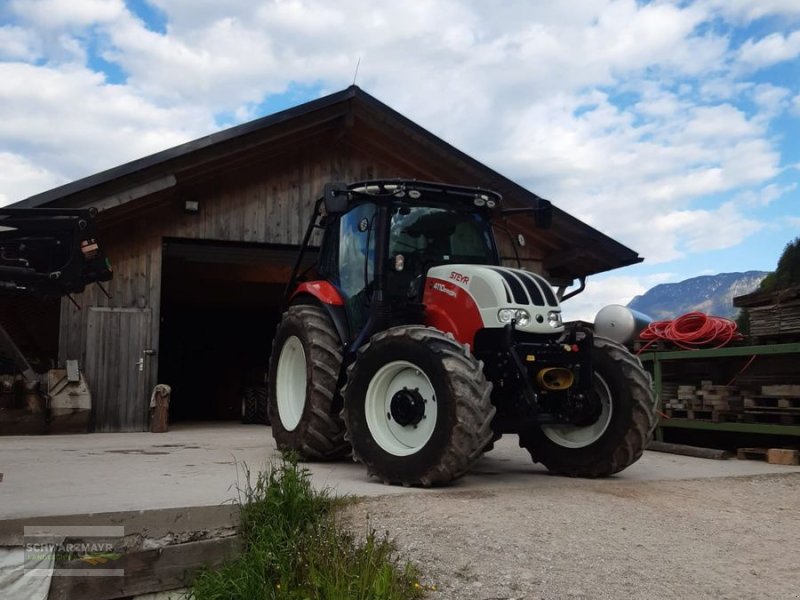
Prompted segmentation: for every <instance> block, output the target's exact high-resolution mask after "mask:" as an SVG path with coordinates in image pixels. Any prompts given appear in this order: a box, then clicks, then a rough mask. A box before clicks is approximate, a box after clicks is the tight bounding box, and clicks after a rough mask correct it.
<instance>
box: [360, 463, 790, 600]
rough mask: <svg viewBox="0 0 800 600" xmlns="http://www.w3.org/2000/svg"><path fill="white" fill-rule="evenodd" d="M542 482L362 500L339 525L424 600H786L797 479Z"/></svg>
mask: <svg viewBox="0 0 800 600" xmlns="http://www.w3.org/2000/svg"><path fill="white" fill-rule="evenodd" d="M561 482H563V484H562V483H561ZM542 483H543V484H545V485H542V486H536V487H535V488H531V486H527V487H525V488H522V487H520V488H504V489H502V490H498V491H475V490H469V491H458V490H453V489H451V490H444V491H420V492H415V493H412V494H407V495H401V496H384V497H378V498H371V499H365V500H363V501H361V502H359V503H357V504H354V505H351V506H350V507H349V508H348V509H347V515H346V517H347V519H348V520H350V522H351V523H352V524H353V527H355V528H356V529H358V528H362V529H363V528H364V523H365V520H367V519H368V522H369V526H370V527H371V528H373V529H375V530H376V531H378V532H383V531H387V532H389V535H390V536H392V537H394V538H395V539H396V541H397V544H398V548H399V549H400V551H401V553H402V554H403V555H404V556H405V557H407V558H409V559H410V560H412V561H413V562H415V563H416V564H417V565H418V566H419V567H420V569H421V571H422V572H423V574H424V577H423V580H422V582H423V583H424V584H425V585H426V586H428V587H429V588H432V587H434V586H435V589H432V590H431V591H430V592H429V594H428V597H429V598H431V599H433V600H449V599H455V598H458V599H461V598H465V599H466V598H469V599H476V600H490V599H492V600H499V599H511V598H526V599H527V598H531V599H533V598H536V599H551V598H592V599H594V598H598V599H599V598H613V599H619V598H642V599H645V598H647V599H654V598H681V599H683V598H692V599H693V600H699V599H705V598H708V599H712V598H713V599H715V600H718V599H734V598H736V599H739V598H741V599H747V600H752V599H755V598H769V599H771V600H772V599H774V600H783V599H790V598H791V599H797V598H800V568H799V567H800V564H799V562H800V474H797V473H793V474H786V475H762V476H753V477H736V478H716V479H700V480H684V481H642V482H619V481H613V480H603V481H585V480H582V481H579V480H567V479H560V478H542Z"/></svg>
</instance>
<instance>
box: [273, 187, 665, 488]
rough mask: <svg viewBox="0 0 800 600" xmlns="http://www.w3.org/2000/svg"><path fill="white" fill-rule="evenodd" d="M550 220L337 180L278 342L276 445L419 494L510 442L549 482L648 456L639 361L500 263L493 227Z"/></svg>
mask: <svg viewBox="0 0 800 600" xmlns="http://www.w3.org/2000/svg"><path fill="white" fill-rule="evenodd" d="M551 210H552V207H551V205H550V203H549V202H548V201H546V200H543V199H539V201H538V205H536V206H532V207H530V208H522V209H520V208H509V209H503V207H502V197H501V195H500V194H498V193H496V192H493V191H489V190H486V189H481V188H472V187H464V186H456V185H445V184H440V183H431V182H423V181H416V180H380V181H364V182H358V183H353V184H350V185H347V184H342V183H329V184H327V185H326V186H325V189H324V193H323V195H322V197H321V198H319V199H318V200H317V202H316V204H315V207H314V210H313V214H312V218H311V220H310V222H309V224H308V228H307V230H306V233H305V237H304V239H303V242H302V245H301V248H300V251H299V254H298V257H297V261H296V263H295V266H294V269H293V272H292V276H291V279H290V281H289V284H288V286H287V290H286V295H285V298H284V311H283V314H282V320H281V322H280V324H279V326H278V328H277V330H276V334H275V337H274V340H273V344H272V354H271V358H270V367H269V402H268V412H269V416H270V420H271V422H272V432H273V436H274V438H275V441H276V444H277V447H278V448H279V449H280V450H282V451H289V452H292V453H294V454H295V455H297V456H298V457H299V458H300V459H302V460H334V459H339V458H342V457H345V456H347V455H349V454H351V453H352V457H353V459H354V460H356V461H358V462H362V463H364V464H365V465H366V467H367V470H368V473H369V475H371V476H373V477H376V478H378V479H379V480H382V481H383V482H384V483H388V484H401V485H407V486H408V485H411V486H431V485H441V484H446V483H448V482H451V481H453V480H455V479H457V478H458V477H460V476H462V475H463V474H464V473H466V472H467V471H468V470H469V469H470V467H471V466H472V465H473V464H474V463H475V462H476V461H477V460H478V459H479V458H480V457H481V456H482V454H483V453H484V452H486V451H488V450H490V449H491V448H492V446H493V443H494V442H495V441H496V440H498V439H499V438H500V437H501V436H502V435H503V434H517V435H518V436H519V444H520V446H521V447H523V448H525V449H526V450H528V451H529V452H530V454H531V457H532V458H533V460H534V461H535V462H541V463H543V464H544V465H545V466H546V467H547V469H548V470H549V471H550V472H552V473H557V474H562V475H567V476H576V477H603V476H608V475H611V474H613V473H617V472H619V471H621V470H622V469H625V468H626V467H628V466H629V465H631V464H632V463H633V462H635V461H636V460H637V459H638V458H639V457H640V456H641V455H642V452H643V450H644V448H645V446H646V445H647V443H648V441H649V440H650V438H651V436H652V432H653V429H654V426H655V401H654V397H653V392H652V388H651V380H650V377H649V375H648V374H647V373H646V372H645V371H644V370H643V368H642V366H641V363H640V362H639V360H638V359H637V358H636V357H634V356H633V355H631V354H630V353H629V352H628V350H627V349H626V348H625V347H624V346H622V345H620V344H618V343H616V342H613V341H611V340H609V339H605V338H602V337H599V336H596V335H593V332H592V330H591V328H589V327H587V326H586V325H585V324H581V323H572V324H570V323H567V324H565V323H563V322H562V317H561V308H560V300H561V299H562V298H566V297H567V296H570V295H574V293H575V292H573V293H572V294H567V295H566V296H564V291H565V290H564V289H563V288H559V289H558V290H556V291H554V290H553V288H552V287H551V286H550V284H549V283H548V281H547V280H546V279H545V278H544V277H542V276H540V275H538V274H535V273H532V272H529V271H526V270H523V269H522V268H507V267H504V266H501V261H500V256H499V252H498V246H497V243H496V240H495V237H494V227H493V223H494V224H497V220H498V218H500V217H503V216H506V215H508V214H513V213H519V212H531V213H533V216H534V218H535V221H536V223H537V224H538V225H539V226H542V227H546V226H548V225H549V221H550V215H551ZM318 230H321V232H322V239H321V243H320V245H319V252H318V255H317V259H316V261H314V262H312V264H311V266H310V267H308V268H306V269H305V270H303V272H301V265H304V264H307V263H304V255H305V253H306V252H307V251H308V249H309V246H310V241H311V239H312V237H313V234H314V232H315V231H318ZM310 273H313V277H309V274H310ZM581 287H582V286H581ZM577 291H580V290H577Z"/></svg>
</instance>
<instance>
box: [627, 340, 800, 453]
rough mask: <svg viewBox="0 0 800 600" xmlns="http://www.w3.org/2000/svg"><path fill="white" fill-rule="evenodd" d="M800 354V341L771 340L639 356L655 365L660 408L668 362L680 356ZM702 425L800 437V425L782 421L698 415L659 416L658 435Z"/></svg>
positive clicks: (662, 435) (654, 372)
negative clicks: (716, 418) (715, 418)
mask: <svg viewBox="0 0 800 600" xmlns="http://www.w3.org/2000/svg"><path fill="white" fill-rule="evenodd" d="M784 354H798V355H800V343H791V344H769V345H762V346H729V347H726V348H717V349H714V350H669V351H652V352H644V353H642V354H640V355H639V358H640V359H641V360H642V362H643V363H644V364H645V366H647V365H648V364H649V365H651V366H652V374H653V384H654V387H655V393H656V398H658V404H659V408H662V397H661V391H662V384H663V381H662V377H663V368H664V363H665V362H669V361H680V360H701V359H719V358H734V357H742V356H763V355H784ZM797 376H798V378H799V379H800V356H798V370H797ZM672 427H675V428H682V429H701V430H708V431H730V432H737V433H760V434H769V435H788V436H798V437H800V425H779V424H772V423H713V422H711V421H697V420H694V419H674V418H673V419H666V418H664V417H663V416H662V417H660V418H659V424H658V429H657V430H656V438H657V439H659V440H663V437H664V432H663V428H672Z"/></svg>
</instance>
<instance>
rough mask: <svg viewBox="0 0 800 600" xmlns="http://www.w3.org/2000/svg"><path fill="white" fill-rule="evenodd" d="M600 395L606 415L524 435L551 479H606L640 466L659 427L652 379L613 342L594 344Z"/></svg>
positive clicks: (524, 441) (544, 427) (523, 440)
mask: <svg viewBox="0 0 800 600" xmlns="http://www.w3.org/2000/svg"><path fill="white" fill-rule="evenodd" d="M592 364H593V367H594V393H595V394H597V396H598V398H599V400H600V403H601V406H602V411H601V413H600V416H599V418H598V419H597V421H595V422H594V423H592V424H591V425H587V426H583V427H579V426H573V425H542V426H540V427H535V428H532V429H531V430H529V431H525V432H522V433H520V436H519V445H520V446H522V447H523V448H526V449H527V450H528V451H529V452H530V453H531V457H532V458H533V460H534V461H536V462H541V463H542V464H544V465H545V466H546V467H547V468H548V470H549V471H550V472H551V473H554V474H558V475H568V476H571V477H606V476H608V475H613V474H614V473H618V472H619V471H622V470H623V469H625V468H626V467H628V466H630V465H632V464H633V463H634V462H636V461H637V460H639V458H640V457H641V456H642V453H643V452H644V449H645V447H646V446H647V444H648V443H649V442H650V439H651V438H652V435H653V430H654V429H655V425H656V416H655V411H656V406H655V398H654V396H653V391H652V386H651V379H650V375H649V374H648V373H647V372H646V371H645V370H644V369H643V368H642V364H641V363H640V362H639V359H638V358H636V357H635V356H633V355H632V354H631V353H630V352H628V350H627V349H626V348H625V347H624V346H622V345H620V344H617V343H616V342H613V341H611V340H609V339H606V338H602V337H596V336H595V338H594V350H593V353H592Z"/></svg>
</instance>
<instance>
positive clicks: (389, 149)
mask: <svg viewBox="0 0 800 600" xmlns="http://www.w3.org/2000/svg"><path fill="white" fill-rule="evenodd" d="M332 124H335V126H336V127H337V128H338V131H339V132H340V133H339V135H340V136H342V137H347V136H350V137H354V136H355V137H358V136H360V138H359V140H360V141H356V142H355V143H354V145H355V146H360V147H362V148H363V149H366V150H367V151H370V152H374V153H382V154H384V155H386V156H389V157H391V158H392V159H394V160H403V157H408V156H412V155H413V156H421V155H422V156H424V157H425V160H426V161H427V162H430V163H431V164H432V167H431V168H432V172H431V174H432V176H433V177H435V178H437V179H440V180H441V179H442V176H441V173H452V175H450V177H451V181H449V183H458V184H463V185H474V186H480V187H484V188H489V189H494V190H496V191H498V192H500V193H501V194H502V195H503V197H504V200H505V205H506V206H517V207H524V206H528V205H536V203H537V201H538V200H539V197H538V196H537V195H536V194H534V193H533V192H531V191H529V190H527V189H525V188H523V187H522V186H520V185H519V184H517V183H514V182H513V181H511V180H510V179H508V178H507V177H504V176H503V175H501V174H499V173H498V172H496V171H494V170H493V169H490V168H489V167H487V166H486V165H484V164H482V163H480V162H479V161H477V160H475V159H474V158H472V157H471V156H469V155H467V154H465V153H464V152H462V151H460V150H458V149H457V148H455V147H453V146H452V145H450V144H448V143H447V142H445V141H444V140H442V139H441V138H439V137H437V136H435V135H433V134H432V133H430V132H429V131H427V130H426V129H424V128H422V127H420V126H419V125H417V124H416V123H414V122H412V121H411V120H410V119H408V118H406V117H404V116H403V115H401V114H400V113H398V112H397V111H395V110H393V109H392V108H390V107H389V106H387V105H386V104H384V103H382V102H380V101H379V100H377V99H376V98H375V97H373V96H371V95H370V94H368V93H366V92H364V91H363V90H361V89H360V88H359V87H357V86H350V87H348V88H347V89H345V90H342V91H340V92H336V93H334V94H330V95H328V96H325V97H322V98H319V99H317V100H312V101H310V102H307V103H305V104H301V105H299V106H295V107H293V108H289V109H287V110H283V111H281V112H278V113H275V114H272V115H268V116H265V117H262V118H259V119H256V120H254V121H250V122H247V123H244V124H242V125H237V126H235V127H231V128H229V129H225V130H222V131H219V132H216V133H213V134H211V135H208V136H205V137H202V138H199V139H196V140H193V141H191V142H187V143H185V144H181V145H179V146H175V147H173V148H169V149H167V150H163V151H161V152H157V153H155V154H151V155H149V156H145V157H144V158H140V159H137V160H134V161H131V162H128V163H125V164H123V165H120V166H117V167H114V168H112V169H108V170H106V171H101V172H99V173H96V174H94V175H90V176H89V177H85V178H83V179H78V180H76V181H73V182H71V183H67V184H65V185H62V186H59V187H56V188H53V189H51V190H48V191H46V192H42V193H41V194H37V195H35V196H31V197H29V198H26V199H25V200H22V201H20V202H17V203H16V204H14V205H12V206H14V207H19V208H23V207H27V208H33V207H47V206H54V207H55V206H98V208H99V209H100V210H107V209H110V208H115V209H117V208H118V207H122V206H123V205H129V204H130V205H131V206H127V207H126V208H128V209H133V208H137V207H138V205H139V204H143V202H142V200H143V199H145V198H147V197H148V196H152V195H154V194H157V193H158V192H160V191H163V190H165V189H168V188H171V187H174V186H175V185H176V184H177V183H179V182H180V181H181V180H182V179H183V178H184V177H186V178H187V179H189V178H190V177H192V176H194V177H197V173H199V172H201V171H202V172H204V173H206V172H211V171H215V170H216V171H219V170H222V169H224V168H226V166H230V165H235V164H241V163H243V162H246V161H250V163H253V161H255V160H263V157H264V152H265V149H267V148H270V149H271V152H272V154H273V156H274V155H275V154H276V153H280V152H281V148H282V146H281V140H284V141H285V140H290V139H295V140H296V139H298V138H302V137H303V136H310V135H311V134H312V133H313V132H315V131H319V130H320V128H322V127H330V126H331V125H332ZM359 132H360V133H359ZM364 132H368V134H365V133H364ZM309 139H310V138H309ZM452 178H455V179H452ZM126 212H128V211H126ZM520 218H522V219H528V217H520ZM535 243H537V244H543V245H544V246H545V251H544V252H543V255H544V257H545V258H544V267H545V268H546V269H547V270H548V271H549V273H550V275H551V276H552V277H554V278H557V279H559V278H560V279H565V280H566V279H570V278H573V277H579V276H585V275H591V274H594V273H600V272H603V271H608V270H610V269H615V268H619V267H623V266H627V265H631V264H635V263H638V262H641V261H642V260H643V259H642V258H641V257H640V256H639V255H638V254H637V253H636V252H635V251H633V250H631V249H630V248H627V247H626V246H624V245H622V244H620V243H619V242H617V241H616V240H614V239H612V238H610V237H609V236H607V235H605V234H603V233H601V232H599V231H597V230H596V229H594V228H592V227H590V226H589V225H587V224H586V223H583V222H582V221H580V220H579V219H577V218H575V217H573V216H572V215H570V214H568V213H566V212H565V211H563V210H561V209H559V208H558V207H556V206H554V207H553V221H552V226H551V228H550V229H548V230H537V231H536V239H535Z"/></svg>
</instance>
